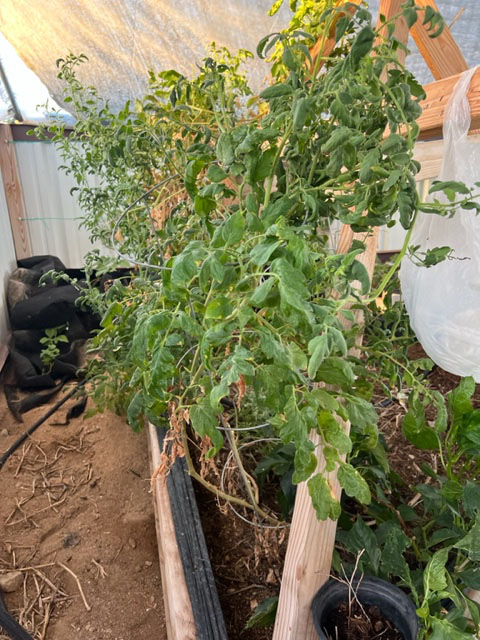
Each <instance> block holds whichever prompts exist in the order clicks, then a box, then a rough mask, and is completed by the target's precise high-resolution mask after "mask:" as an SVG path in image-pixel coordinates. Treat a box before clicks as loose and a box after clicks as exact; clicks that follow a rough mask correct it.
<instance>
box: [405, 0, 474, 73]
mask: <svg viewBox="0 0 480 640" xmlns="http://www.w3.org/2000/svg"><path fill="white" fill-rule="evenodd" d="M415 4H416V5H417V6H419V7H423V8H426V7H432V9H434V10H435V11H438V7H437V3H436V2H435V0H416V2H415ZM424 17H425V12H424V11H420V12H419V14H418V20H417V22H416V23H415V24H414V25H413V26H412V27H411V29H410V31H411V34H412V36H413V39H414V40H415V43H416V45H417V47H418V49H419V51H420V53H421V54H422V56H423V58H424V59H425V62H426V63H427V65H428V68H429V69H430V71H431V72H432V75H433V77H434V78H435V80H441V79H442V78H448V77H449V76H453V75H456V74H457V73H461V72H462V71H466V70H467V69H468V64H467V62H466V60H465V58H464V57H463V53H462V52H461V50H460V47H459V46H458V44H457V43H456V41H455V38H454V37H453V35H452V32H451V31H450V29H449V28H448V26H446V25H445V27H444V29H443V31H442V33H441V34H440V35H439V36H438V37H437V38H431V37H430V36H429V32H428V31H427V29H426V26H425V25H424V24H423V20H424Z"/></svg>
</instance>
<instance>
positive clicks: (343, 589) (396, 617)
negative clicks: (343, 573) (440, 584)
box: [312, 577, 418, 640]
mask: <svg viewBox="0 0 480 640" xmlns="http://www.w3.org/2000/svg"><path fill="white" fill-rule="evenodd" d="M353 586H354V589H355V591H356V594H357V598H358V600H359V602H360V603H361V604H362V605H363V606H376V607H378V608H379V610H380V611H381V613H382V615H383V616H384V617H385V618H386V619H387V620H389V621H390V622H391V624H392V625H394V626H395V627H396V628H397V630H398V631H399V632H400V633H401V634H403V637H404V639H405V640H417V638H418V618H417V613H416V610H415V605H414V603H413V602H412V601H411V600H410V598H409V597H408V596H407V595H406V594H405V593H404V592H403V591H402V590H401V589H399V588H398V587H396V586H395V585H393V584H391V583H390V582H386V581H385V580H381V579H380V578H370V577H366V578H362V580H361V581H360V584H358V582H354V583H353ZM342 602H348V585H346V584H344V583H343V582H338V581H337V580H329V581H328V582H326V583H325V584H324V585H323V587H322V588H321V589H320V590H319V591H318V593H317V595H316V596H315V598H314V599H313V601H312V616H313V622H314V624H315V629H316V630H317V633H318V636H319V638H321V640H328V636H327V635H326V633H325V631H324V627H325V624H326V622H327V621H328V618H329V615H330V613H331V611H333V610H334V609H336V608H337V607H338V606H339V605H340V604H342ZM365 640H368V639H367V638H365Z"/></svg>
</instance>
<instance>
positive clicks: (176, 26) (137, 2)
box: [0, 0, 290, 108]
mask: <svg viewBox="0 0 480 640" xmlns="http://www.w3.org/2000/svg"><path fill="white" fill-rule="evenodd" d="M271 4H272V1H271V0H221V1H220V0H216V2H215V1H214V2H212V1H211V0H210V1H209V0H188V1H186V0H184V1H183V2H178V1H177V2H175V1H173V0H95V1H93V0H49V1H48V2H45V1H44V0H2V1H1V3H0V31H1V33H3V35H4V36H5V37H6V38H7V39H8V40H9V42H11V43H12V44H13V46H14V47H15V49H16V50H17V52H18V53H19V55H20V56H21V58H22V59H23V60H24V61H25V63H26V64H27V65H28V67H29V68H30V69H32V70H33V71H34V72H35V73H36V74H37V75H38V76H39V78H40V79H41V80H42V82H44V84H45V85H46V86H47V87H48V89H49V90H50V93H51V95H52V96H53V97H54V98H55V100H57V101H58V102H59V103H61V95H62V86H61V84H60V82H59V80H58V79H57V77H56V75H57V68H56V66H55V62H56V60H57V59H58V58H62V57H65V56H66V55H67V54H68V52H70V51H72V52H73V53H75V54H77V55H78V54H80V53H84V54H85V55H87V56H88V58H89V63H88V64H85V65H82V67H83V68H82V69H81V70H80V71H79V73H78V77H79V78H80V80H81V81H82V82H84V83H86V84H89V85H93V86H95V87H96V88H97V89H98V91H99V93H100V95H101V96H103V97H104V98H108V100H109V101H110V104H111V105H112V106H113V107H114V108H119V107H121V106H123V104H124V103H125V101H126V100H127V99H131V98H135V97H139V96H141V95H142V94H143V93H144V91H145V89H146V85H147V72H148V70H149V69H153V70H155V71H161V70H165V69H172V68H174V69H177V70H178V71H180V72H181V73H184V74H186V75H190V74H192V73H193V72H194V71H195V65H196V63H199V62H200V61H201V60H202V58H203V57H204V56H205V50H206V47H207V46H208V45H209V43H210V42H215V43H216V44H217V45H222V46H227V47H228V48H229V49H230V50H233V51H235V50H237V49H238V48H244V49H248V50H250V51H252V52H254V51H255V48H256V46H257V43H258V41H259V40H260V38H261V37H262V36H264V35H265V34H267V33H269V32H274V31H278V30H280V29H281V28H282V27H284V26H285V25H286V24H288V21H289V15H290V14H289V9H288V0H286V2H285V6H284V7H283V8H282V10H281V11H280V12H279V13H278V14H277V15H276V16H274V17H270V16H268V10H269V8H270V6H271ZM268 73H269V69H268V65H267V64H266V63H264V62H262V61H259V60H258V59H257V60H255V62H253V63H251V64H250V66H249V77H250V81H251V82H252V84H253V85H254V86H257V87H259V86H261V85H262V84H263V83H264V82H265V81H266V78H267V77H268Z"/></svg>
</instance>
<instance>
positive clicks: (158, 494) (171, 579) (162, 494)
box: [148, 423, 197, 640]
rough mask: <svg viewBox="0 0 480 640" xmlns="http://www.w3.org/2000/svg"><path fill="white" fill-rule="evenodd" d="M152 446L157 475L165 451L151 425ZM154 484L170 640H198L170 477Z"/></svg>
mask: <svg viewBox="0 0 480 640" xmlns="http://www.w3.org/2000/svg"><path fill="white" fill-rule="evenodd" d="M148 446H149V450H150V467H151V472H152V474H154V473H155V471H156V470H157V469H158V468H159V467H160V465H161V451H160V447H159V444H158V438H157V434H156V432H155V427H154V426H153V425H152V424H150V423H149V424H148ZM152 482H153V504H154V507H155V522H156V527H157V541H158V555H159V559H160V573H161V576H162V591H163V602H164V605H165V621H166V627H167V638H168V640H197V631H196V625H195V619H194V615H193V611H192V605H191V602H190V597H189V595H188V590H187V584H186V582H185V574H184V572H183V565H182V559H181V557H180V552H179V550H178V546H177V538H176V533H175V525H174V523H173V517H172V510H171V508H170V499H169V496H168V490H167V482H166V477H165V476H157V477H156V478H154V479H153V481H152Z"/></svg>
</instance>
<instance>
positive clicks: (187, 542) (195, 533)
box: [155, 427, 228, 640]
mask: <svg viewBox="0 0 480 640" xmlns="http://www.w3.org/2000/svg"><path fill="white" fill-rule="evenodd" d="M155 430H156V433H157V438H158V442H159V445H160V450H162V449H163V440H164V438H165V434H166V432H167V429H166V428H164V427H155ZM167 489H168V495H169V499H170V507H171V510H172V517H173V523H174V526H175V535H176V538H177V545H178V549H179V552H180V557H181V560H182V565H183V572H184V574H185V582H186V584H187V590H188V594H189V596H190V602H191V604H192V611H193V617H194V619H195V625H196V627H197V635H198V638H199V639H200V638H201V640H228V636H227V631H226V627H225V621H224V618H223V612H222V608H221V606H220V600H219V599H218V593H217V588H216V585H215V578H214V576H213V570H212V565H211V564H210V559H209V556H208V549H207V545H206V542H205V535H204V533H203V528H202V523H201V520H200V514H199V512H198V506H197V501H196V498H195V493H194V491H193V485H192V481H191V478H190V476H189V474H188V471H187V465H186V462H185V459H184V458H177V459H176V460H175V462H174V464H173V467H172V469H171V470H170V473H169V474H168V476H167Z"/></svg>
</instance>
